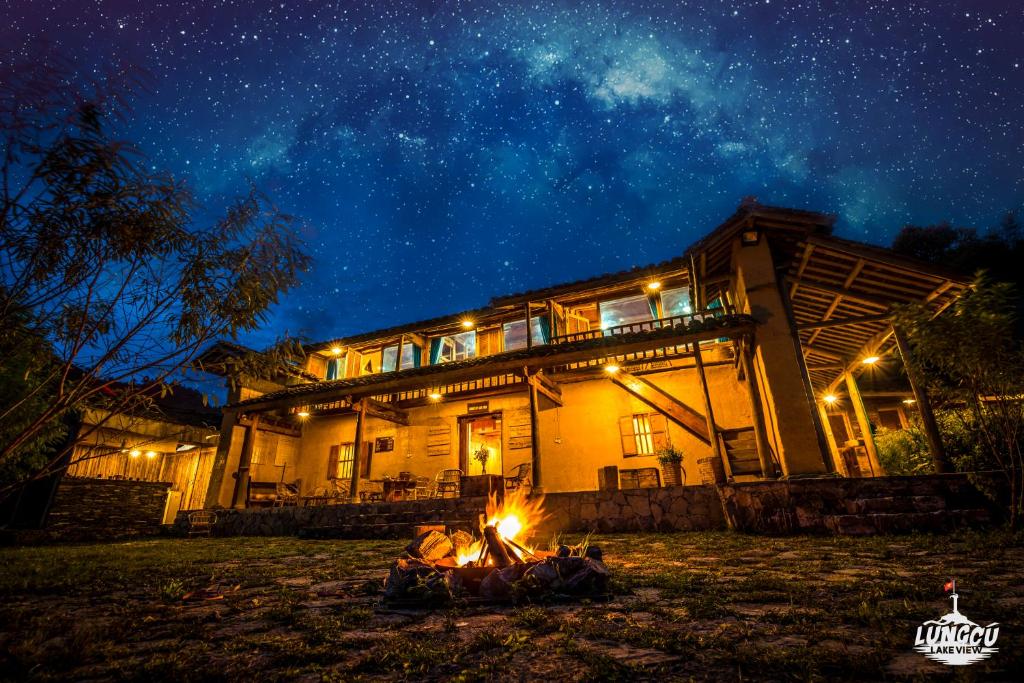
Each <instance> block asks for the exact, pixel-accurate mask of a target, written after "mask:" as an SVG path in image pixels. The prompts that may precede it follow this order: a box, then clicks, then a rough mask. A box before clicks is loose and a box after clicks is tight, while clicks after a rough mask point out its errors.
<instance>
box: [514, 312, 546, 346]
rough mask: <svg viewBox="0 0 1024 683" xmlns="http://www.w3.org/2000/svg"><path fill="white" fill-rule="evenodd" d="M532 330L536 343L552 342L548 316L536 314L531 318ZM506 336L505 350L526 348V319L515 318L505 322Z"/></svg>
mask: <svg viewBox="0 0 1024 683" xmlns="http://www.w3.org/2000/svg"><path fill="white" fill-rule="evenodd" d="M530 330H531V336H532V337H533V343H534V345H537V344H550V343H551V328H550V326H549V325H548V318H547V316H534V317H531V318H530ZM502 333H503V334H504V336H505V350H506V351H513V350H515V349H525V348H526V320H525V319H523V320H515V321H513V322H510V323H505V324H504V326H503V327H502Z"/></svg>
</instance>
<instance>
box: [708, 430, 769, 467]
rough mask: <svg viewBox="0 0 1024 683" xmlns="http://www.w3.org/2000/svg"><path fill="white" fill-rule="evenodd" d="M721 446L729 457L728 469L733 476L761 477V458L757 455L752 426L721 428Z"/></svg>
mask: <svg viewBox="0 0 1024 683" xmlns="http://www.w3.org/2000/svg"><path fill="white" fill-rule="evenodd" d="M718 434H719V436H720V437H721V438H722V448H723V450H724V452H725V454H726V457H728V458H729V469H730V472H731V474H732V476H733V478H735V477H747V476H751V475H752V476H754V477H755V478H758V479H760V478H761V460H760V459H759V458H758V457H757V440H756V438H755V436H754V428H753V427H740V428H739V429H721V430H719V432H718Z"/></svg>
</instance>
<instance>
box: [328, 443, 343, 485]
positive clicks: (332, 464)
mask: <svg viewBox="0 0 1024 683" xmlns="http://www.w3.org/2000/svg"><path fill="white" fill-rule="evenodd" d="M340 450H341V447H340V446H331V451H330V455H329V456H328V457H327V478H328V479H337V478H338V453H339V451H340Z"/></svg>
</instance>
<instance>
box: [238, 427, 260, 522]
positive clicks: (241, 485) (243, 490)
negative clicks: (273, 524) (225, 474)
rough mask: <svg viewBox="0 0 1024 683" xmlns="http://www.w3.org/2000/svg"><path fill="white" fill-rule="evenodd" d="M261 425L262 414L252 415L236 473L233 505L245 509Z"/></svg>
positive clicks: (246, 429)
mask: <svg viewBox="0 0 1024 683" xmlns="http://www.w3.org/2000/svg"><path fill="white" fill-rule="evenodd" d="M259 426H260V416H259V413H256V414H254V415H253V416H252V419H251V420H250V422H249V425H248V426H247V427H246V428H245V439H244V440H243V441H242V455H241V457H239V459H238V471H237V472H236V473H235V492H234V495H232V496H231V507H233V508H236V509H239V510H244V509H245V504H246V503H247V502H248V501H247V498H248V493H249V468H250V467H252V450H253V448H255V446H256V430H257V429H259Z"/></svg>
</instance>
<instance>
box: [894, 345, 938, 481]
mask: <svg viewBox="0 0 1024 683" xmlns="http://www.w3.org/2000/svg"><path fill="white" fill-rule="evenodd" d="M893 336H894V337H895V338H896V348H898V349H899V352H900V357H901V358H902V359H903V367H904V368H905V369H906V371H907V379H908V380H909V381H910V389H911V391H913V392H914V400H915V401H916V402H917V410H918V412H919V414H920V415H921V426H922V427H923V428H924V434H925V437H926V438H927V439H928V451H929V453H931V456H932V466H933V467H934V468H935V473H936V474H942V473H944V472H951V471H952V468H951V467H950V463H949V460H948V459H947V457H946V449H945V448H944V447H943V445H942V437H941V436H940V435H939V425H938V424H937V423H936V422H935V413H933V412H932V405H931V403H930V402H929V399H928V392H927V390H926V389H925V387H924V384H923V383H922V382H921V378H920V377H918V376H917V372H916V370H915V369H914V367H913V364H912V362H911V356H910V344H909V343H908V342H907V338H906V337H905V336H904V334H903V331H902V330H900V329H899V328H897V327H895V326H894V327H893Z"/></svg>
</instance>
